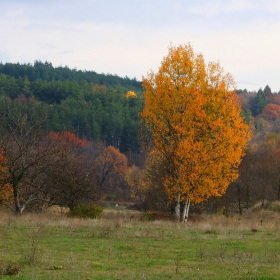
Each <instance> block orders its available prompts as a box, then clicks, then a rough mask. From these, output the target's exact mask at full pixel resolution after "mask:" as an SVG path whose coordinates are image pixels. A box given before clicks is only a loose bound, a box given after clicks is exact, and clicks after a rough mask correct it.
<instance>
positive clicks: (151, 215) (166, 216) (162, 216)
mask: <svg viewBox="0 0 280 280" xmlns="http://www.w3.org/2000/svg"><path fill="white" fill-rule="evenodd" d="M141 220H142V221H155V220H171V221H172V220H174V215H172V214H170V213H166V212H154V211H148V212H145V213H144V214H143V215H142V217H141Z"/></svg>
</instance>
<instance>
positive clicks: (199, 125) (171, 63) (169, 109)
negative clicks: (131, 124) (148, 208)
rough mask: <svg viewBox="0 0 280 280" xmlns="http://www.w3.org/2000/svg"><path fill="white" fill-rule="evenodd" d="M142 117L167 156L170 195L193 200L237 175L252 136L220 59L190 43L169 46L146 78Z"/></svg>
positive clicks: (215, 191)
mask: <svg viewBox="0 0 280 280" xmlns="http://www.w3.org/2000/svg"><path fill="white" fill-rule="evenodd" d="M143 87H144V90H145V92H144V96H145V107H144V109H143V111H142V122H143V124H144V125H145V126H146V128H147V130H148V131H149V133H150V134H151V136H152V139H153V145H154V149H155V150H156V151H157V153H158V154H159V155H161V156H162V157H163V158H164V161H165V163H166V164H165V165H166V170H167V174H168V175H167V176H166V177H165V181H164V185H165V190H166V192H167V193H168V195H169V198H170V199H171V200H173V201H176V208H175V212H176V217H177V219H180V212H181V211H180V203H181V202H184V211H183V220H185V218H186V217H187V214H188V209H189V205H190V202H192V203H199V202H201V201H203V200H206V199H208V198H209V197H211V196H221V195H222V194H224V193H225V191H226V189H227V187H228V185H229V183H230V182H232V181H234V180H235V179H236V178H237V177H238V170H237V167H238V165H239V163H240V161H241V158H242V156H243V155H244V148H245V147H246V143H247V140H248V139H249V134H250V133H249V129H248V125H247V124H245V122H244V121H243V118H242V117H241V106H240V103H239V100H238V98H237V95H236V92H235V83H234V81H233V78H232V77H231V76H230V75H229V74H227V73H224V71H223V69H222V68H221V66H220V65H219V64H218V63H213V62H211V63H209V64H208V65H206V64H205V62H204V58H203V56H202V54H195V53H194V51H193V49H192V47H191V46H190V45H181V46H179V47H172V46H171V47H170V48H169V53H168V55H167V56H166V57H164V59H163V61H162V63H161V66H160V68H159V71H158V73H154V72H152V71H151V72H150V73H149V74H148V76H147V77H146V78H143Z"/></svg>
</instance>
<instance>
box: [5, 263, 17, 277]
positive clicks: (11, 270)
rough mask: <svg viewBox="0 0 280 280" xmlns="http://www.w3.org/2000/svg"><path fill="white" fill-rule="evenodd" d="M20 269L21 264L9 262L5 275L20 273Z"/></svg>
mask: <svg viewBox="0 0 280 280" xmlns="http://www.w3.org/2000/svg"><path fill="white" fill-rule="evenodd" d="M20 271H21V266H19V265H17V264H9V265H8V266H7V267H6V269H5V271H4V275H17V274H19V273H20Z"/></svg>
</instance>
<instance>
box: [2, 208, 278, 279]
mask: <svg viewBox="0 0 280 280" xmlns="http://www.w3.org/2000/svg"><path fill="white" fill-rule="evenodd" d="M260 215H261V216H260ZM278 215H279V214H276V213H272V212H263V213H262V214H260V213H257V214H252V215H251V216H246V217H242V218H240V217H238V216H234V217H230V218H226V217H224V216H204V219H203V220H201V221H199V222H189V223H186V224H179V223H176V222H171V221H150V222H147V221H146V222H142V221H140V219H139V217H138V216H137V213H136V214H135V215H134V217H133V218H131V213H130V212H128V211H116V210H107V211H105V212H104V215H103V217H102V218H101V219H99V220H89V219H76V218H67V217H66V216H65V215H64V214H24V215H22V216H21V217H16V216H14V215H12V214H10V213H7V212H0V279H26V280H27V279H44V280H45V279H67V280H69V279H258V280H260V279H262V280H264V279H267V280H268V279H280V266H279V262H280V219H279V216H278Z"/></svg>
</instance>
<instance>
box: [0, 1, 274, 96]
mask: <svg viewBox="0 0 280 280" xmlns="http://www.w3.org/2000/svg"><path fill="white" fill-rule="evenodd" d="M7 3H8V2H7ZM9 3H10V2H9ZM48 3H51V4H48ZM141 3H142V5H141ZM42 5H43V6H42ZM157 7H158V9H156V8H157ZM279 11H280V3H279V1H273V0H271V1H263V0H262V1H257V0H256V1H252V0H247V1H245V0H244V1H241V0H236V1H221V0H220V1H206V0H198V1H196V2H194V1H189V0H187V1H183V0H181V1H179V0H177V1H176V0H175V1H171V0H170V1H169V0H167V1H166V2H164V3H163V2H162V1H148V0H143V1H138V0H137V1H135V2H134V1H133V2H132V1H125V0H123V1H120V2H118V5H117V2H115V1H111V0H110V1H109V0H106V1H102V5H101V2H100V1H88V0H81V1H79V2H76V1H70V0H69V2H68V3H67V5H66V6H65V2H64V1H61V0H57V1H51V2H47V1H46V2H44V3H43V4H41V3H40V2H39V1H35V2H34V1H18V3H17V4H15V0H13V1H12V2H11V3H10V4H5V5H4V4H1V1H0V25H1V26H4V27H5V28H1V29H0V36H1V45H0V61H1V60H3V61H4V62H5V61H9V62H21V63H24V62H30V63H32V62H34V61H35V60H42V61H45V60H48V61H50V62H52V63H53V65H55V66H58V65H68V66H69V67H70V68H74V67H77V68H78V69H87V70H94V71H96V72H104V73H108V72H109V73H112V74H115V73H116V74H118V75H120V76H125V75H127V76H129V77H136V78H138V79H141V76H142V75H146V73H147V71H149V70H150V69H153V70H154V71H157V69H158V67H159V65H160V61H161V60H162V58H163V56H164V55H166V54H167V50H168V46H169V44H170V43H171V42H172V43H173V44H175V45H176V44H177V45H178V44H184V43H188V42H190V43H191V44H192V45H193V47H194V50H195V51H196V52H201V53H203V54H204V56H205V59H206V61H213V60H214V61H217V60H219V61H220V63H221V65H222V66H223V67H224V68H225V69H226V70H227V71H229V72H230V73H231V74H233V76H234V77H235V79H236V81H237V82H238V85H239V86H240V87H247V88H248V89H258V88H259V87H260V86H262V87H264V86H265V85H266V84H267V83H268V84H269V85H270V86H271V87H272V89H275V91H276V90H277V91H278V90H279V89H280V79H279V78H278V76H277V75H278V74H279V73H280V53H279V51H278V46H279V45H280V15H279ZM276 73H277V75H276Z"/></svg>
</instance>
